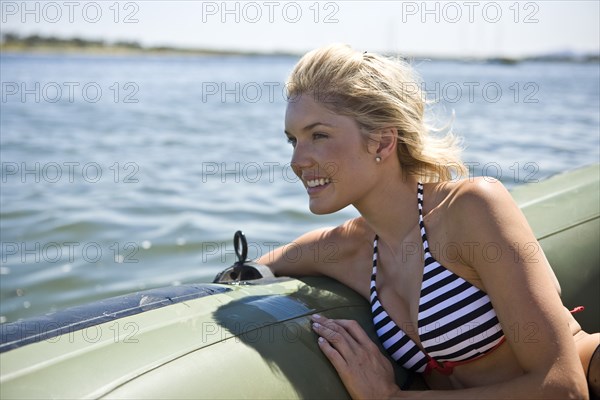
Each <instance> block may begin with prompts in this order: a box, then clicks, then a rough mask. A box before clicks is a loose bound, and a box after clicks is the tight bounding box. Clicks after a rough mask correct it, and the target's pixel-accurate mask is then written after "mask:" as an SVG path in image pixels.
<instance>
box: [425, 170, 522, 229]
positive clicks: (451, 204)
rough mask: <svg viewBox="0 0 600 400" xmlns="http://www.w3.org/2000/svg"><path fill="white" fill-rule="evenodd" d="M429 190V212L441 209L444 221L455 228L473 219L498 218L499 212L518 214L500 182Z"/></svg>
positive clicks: (464, 183) (461, 182) (450, 184)
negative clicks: (430, 209) (432, 209)
mask: <svg viewBox="0 0 600 400" xmlns="http://www.w3.org/2000/svg"><path fill="white" fill-rule="evenodd" d="M429 190H430V191H431V194H432V195H433V196H432V197H433V201H432V202H431V203H430V204H429V208H437V207H442V208H443V209H444V211H445V212H444V213H443V214H444V217H443V218H444V219H445V220H447V221H448V222H452V223H453V225H455V226H456V225H458V226H463V224H464V222H465V221H467V222H468V221H473V220H474V219H476V218H485V217H487V218H489V217H492V218H493V217H498V216H499V215H497V214H498V213H499V212H502V211H508V212H511V211H512V212H514V211H518V207H517V205H516V204H515V202H514V201H513V199H512V196H511V195H510V193H509V192H508V190H507V189H506V187H505V186H504V185H503V184H502V182H500V181H498V180H497V179H494V178H490V177H477V178H470V179H463V180H459V181H451V182H440V183H435V184H432V185H431V187H430V188H429ZM426 197H427V196H426ZM425 211H426V212H427V210H425Z"/></svg>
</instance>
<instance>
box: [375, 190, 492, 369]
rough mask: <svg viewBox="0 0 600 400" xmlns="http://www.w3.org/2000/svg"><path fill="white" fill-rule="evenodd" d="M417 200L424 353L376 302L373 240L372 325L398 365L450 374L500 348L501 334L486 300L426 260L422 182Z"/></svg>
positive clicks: (419, 326)
mask: <svg viewBox="0 0 600 400" xmlns="http://www.w3.org/2000/svg"><path fill="white" fill-rule="evenodd" d="M417 197H418V207H419V227H420V228H421V239H422V241H423V251H424V263H425V267H424V269H423V280H422V283H421V294H420V299H419V312H418V318H417V331H418V336H419V339H420V341H421V345H422V346H423V350H422V349H421V348H419V346H418V345H417V344H416V343H415V342H414V341H413V340H412V339H411V338H410V337H409V336H408V335H406V334H405V333H404V331H402V329H401V328H400V327H399V326H398V325H396V323H395V322H394V321H393V320H392V319H391V318H390V316H389V315H388V314H387V312H386V311H385V309H384V308H383V305H382V304H381V303H380V301H379V298H378V297H377V287H376V277H377V241H378V237H377V236H375V241H374V244H373V274H372V275H371V310H372V313H373V323H374V324H375V330H376V331H377V336H378V337H379V340H380V341H381V343H382V345H383V347H384V348H385V349H386V350H387V352H388V354H389V355H390V356H391V357H392V359H394V360H395V361H396V362H397V363H398V364H399V365H401V366H403V367H404V368H406V369H409V370H411V371H414V372H419V373H423V372H426V373H428V372H430V371H431V370H434V369H435V370H438V371H440V372H441V373H443V374H446V375H449V374H451V373H452V369H453V367H454V366H456V365H460V364H463V363H466V362H469V361H473V360H474V359H476V358H479V357H481V356H483V355H485V354H486V353H488V352H490V351H491V350H493V349H494V348H496V347H498V346H499V345H500V344H502V342H503V341H504V333H503V332H502V328H501V326H500V322H499V321H498V318H497V317H496V313H495V311H494V309H493V308H492V303H491V301H490V298H489V297H488V295H487V294H486V293H485V292H483V291H481V290H479V289H478V288H476V287H475V286H473V285H471V284H470V283H469V282H467V281H465V280H464V279H462V278H461V277H459V276H458V275H456V274H454V273H453V272H451V271H449V270H448V269H446V268H444V266H442V265H441V264H440V263H439V262H437V261H436V260H435V259H434V258H433V256H432V255H431V253H430V251H429V244H428V242H427V235H426V233H425V224H424V223H423V185H422V184H421V183H419V184H418V190H417ZM411 325H412V324H411Z"/></svg>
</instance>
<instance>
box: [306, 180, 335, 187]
mask: <svg viewBox="0 0 600 400" xmlns="http://www.w3.org/2000/svg"><path fill="white" fill-rule="evenodd" d="M330 182H331V181H330V180H329V178H320V179H312V180H310V181H306V186H308V187H310V188H313V187H317V186H323V185H325V184H327V183H330Z"/></svg>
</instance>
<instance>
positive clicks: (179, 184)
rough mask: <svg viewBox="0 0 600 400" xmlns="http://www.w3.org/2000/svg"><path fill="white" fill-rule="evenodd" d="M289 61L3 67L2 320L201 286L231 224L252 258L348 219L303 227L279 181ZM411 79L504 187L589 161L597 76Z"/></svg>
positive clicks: (546, 66)
mask: <svg viewBox="0 0 600 400" xmlns="http://www.w3.org/2000/svg"><path fill="white" fill-rule="evenodd" d="M295 61H296V59H295V58H293V57H258V58H257V57H254V58H253V57H229V58H224V57H223V58H221V57H211V58H201V57H150V56H148V57H143V56H136V57H133V56H131V57H100V56H54V55H2V59H1V63H0V72H1V79H2V96H3V97H2V113H1V123H0V128H1V142H0V143H1V152H0V155H1V162H2V184H1V185H2V190H1V193H0V202H1V204H0V205H1V214H0V228H1V245H2V247H1V264H0V299H1V303H0V321H1V322H11V321H15V320H17V319H19V318H24V317H28V316H32V315H37V314H40V313H44V312H48V311H50V310H54V309H58V308H63V307H65V306H69V305H74V304H80V303H84V302H87V301H91V300H94V299H100V298H104V297H107V296H114V295H118V294H122V293H127V292H131V291H136V290H140V289H147V288H151V287H159V286H166V285H178V284H182V283H188V282H205V281H210V280H212V278H213V277H214V275H215V274H216V273H217V272H218V271H220V270H221V269H222V268H224V267H225V266H227V265H230V264H231V263H232V262H233V261H234V254H233V246H232V245H231V244H230V242H231V238H232V236H233V233H234V231H235V230H237V229H242V230H244V231H245V233H246V234H247V236H248V239H249V241H250V246H251V248H250V252H249V256H250V257H252V258H254V257H257V256H258V255H260V254H262V253H264V252H266V251H268V250H269V249H271V248H273V247H275V246H277V245H280V244H283V243H286V242H289V241H291V240H293V239H294V238H295V237H297V236H298V235H300V234H301V233H303V232H306V231H308V230H310V229H314V228H317V227H321V226H331V225H335V224H339V223H341V222H342V221H344V220H345V219H347V218H350V217H353V216H355V215H357V214H356V212H355V211H354V210H352V209H345V210H342V211H341V212H339V213H337V214H334V215H328V216H314V215H311V214H310V213H309V211H308V208H307V199H306V194H305V192H304V190H303V189H302V187H301V185H300V184H299V183H298V182H297V179H295V177H294V176H293V174H292V172H291V170H290V169H289V164H288V163H289V158H290V156H291V148H290V146H289V145H288V144H287V143H286V140H285V137H284V135H283V116H284V112H285V100H284V97H283V94H282V93H283V82H284V81H285V78H286V76H287V74H288V73H289V71H290V70H291V68H292V66H293V64H294V63H295ZM416 67H417V69H418V71H419V72H420V73H421V75H422V76H423V78H424V80H425V89H426V90H427V92H428V94H429V96H430V98H432V99H434V100H437V105H436V108H435V110H436V115H437V117H438V119H439V120H440V121H441V122H447V121H448V120H449V118H450V117H451V113H452V111H453V110H454V112H455V115H456V117H455V120H454V125H453V126H454V130H455V131H456V132H457V133H458V134H460V135H461V136H463V137H464V140H465V145H466V146H467V149H466V152H465V160H466V161H468V162H469V163H470V165H471V169H472V173H473V174H474V175H479V174H482V173H486V174H488V175H492V176H496V177H498V178H501V179H502V180H503V182H504V183H505V184H506V185H507V186H509V187H512V186H515V185H519V184H523V183H526V182H530V181H534V180H536V179H543V178H544V177H546V176H549V175H552V174H554V173H557V172H560V171H563V170H567V169H572V168H575V167H578V166H583V165H586V164H589V163H593V162H597V161H598V158H599V119H600V117H599V112H598V110H599V109H600V104H599V101H600V95H599V81H600V78H599V68H598V64H585V65H584V64H561V63H523V64H518V65H493V64H477V63H471V64H467V63H457V62H440V61H436V62H419V63H416ZM36 85H38V86H36Z"/></svg>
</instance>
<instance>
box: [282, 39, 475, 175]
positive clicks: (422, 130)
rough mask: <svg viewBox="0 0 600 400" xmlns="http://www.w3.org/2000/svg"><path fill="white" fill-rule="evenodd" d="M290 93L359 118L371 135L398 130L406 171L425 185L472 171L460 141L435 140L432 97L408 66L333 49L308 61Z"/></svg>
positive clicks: (303, 60) (449, 137)
mask: <svg viewBox="0 0 600 400" xmlns="http://www.w3.org/2000/svg"><path fill="white" fill-rule="evenodd" d="M286 87H287V95H288V101H293V99H294V98H295V97H297V96H299V95H301V94H305V93H306V94H310V95H312V96H313V97H314V99H315V100H316V101H318V102H320V103H322V104H323V105H324V106H325V107H327V108H329V109H330V110H331V111H333V112H336V113H337V114H340V115H346V116H349V117H353V118H354V119H355V120H356V121H357V123H358V125H359V126H360V127H361V129H363V130H364V131H366V132H372V131H374V130H377V129H381V128H389V127H395V128H396V129H397V130H398V146H397V151H398V159H399V160H400V165H401V166H402V169H403V171H404V172H406V173H408V174H412V175H415V176H417V177H418V178H419V179H420V180H421V181H423V182H436V181H446V180H450V179H453V172H454V173H455V174H457V175H462V174H464V173H465V172H466V171H467V170H466V168H465V166H464V164H463V163H462V161H461V159H460V153H461V150H462V149H461V148H460V146H459V144H458V140H457V138H456V136H454V135H453V134H452V133H451V132H449V133H447V134H446V135H445V136H443V137H436V136H433V135H432V132H434V131H436V129H435V128H433V127H431V126H428V124H427V123H426V122H425V108H426V104H427V99H426V96H425V95H424V93H423V90H422V89H421V85H420V80H419V79H418V77H417V75H416V73H415V72H414V70H413V68H412V67H411V66H410V65H408V64H407V63H406V62H403V61H401V60H395V59H391V58H386V57H383V56H380V55H377V54H372V53H367V52H365V53H360V52H357V51H355V50H353V49H352V48H350V47H349V46H346V45H339V44H334V45H329V46H325V47H321V48H318V49H316V50H313V51H311V52H309V53H307V54H306V55H304V56H303V57H302V58H301V59H300V61H299V62H298V64H296V66H295V68H294V70H293V71H292V73H291V75H290V77H289V78H288V82H287V85H286Z"/></svg>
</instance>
